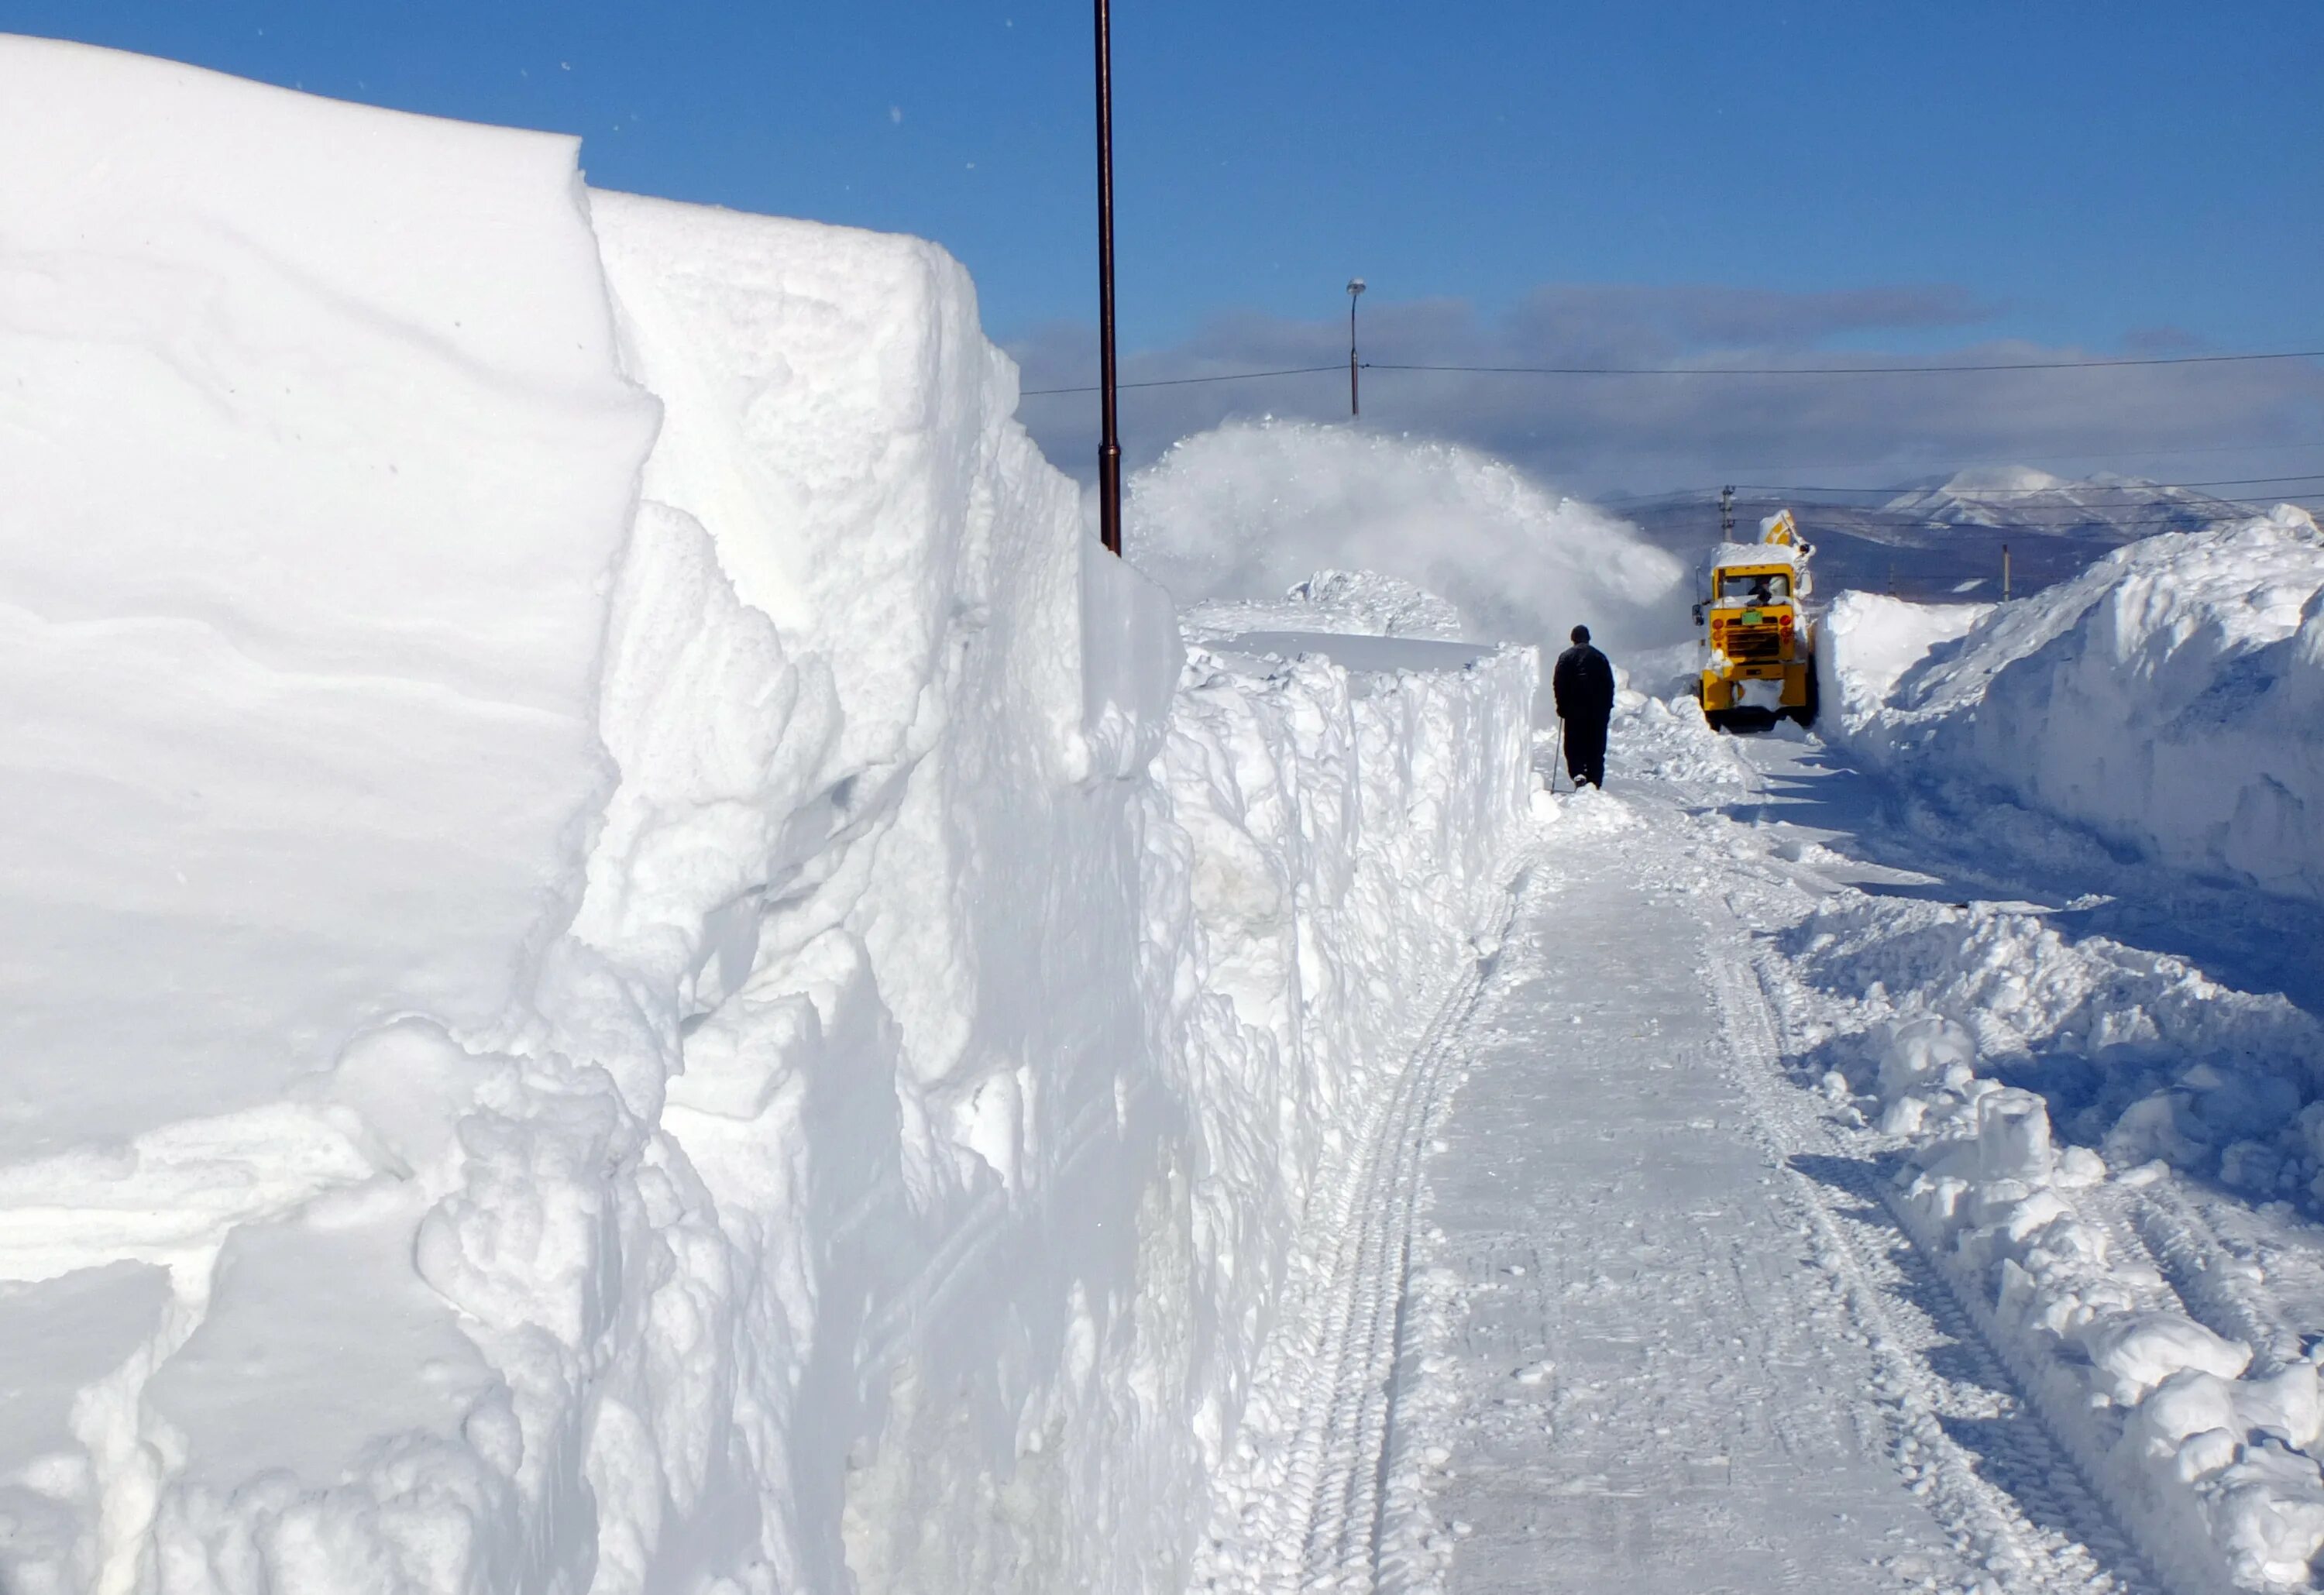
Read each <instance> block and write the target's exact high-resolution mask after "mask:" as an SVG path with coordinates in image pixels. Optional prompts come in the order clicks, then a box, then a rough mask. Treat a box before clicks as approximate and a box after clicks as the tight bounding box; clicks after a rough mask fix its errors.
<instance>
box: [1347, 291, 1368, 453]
mask: <svg viewBox="0 0 2324 1595" xmlns="http://www.w3.org/2000/svg"><path fill="white" fill-rule="evenodd" d="M1363 291H1364V280H1363V279H1362V278H1361V277H1351V278H1349V279H1348V418H1349V419H1351V420H1352V419H1355V418H1356V417H1357V416H1360V415H1361V414H1363V412H1364V411H1363V407H1362V406H1361V405H1360V404H1358V403H1357V402H1356V300H1357V299H1358V298H1359V297H1360V296H1361V294H1362V293H1363Z"/></svg>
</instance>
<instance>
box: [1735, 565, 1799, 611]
mask: <svg viewBox="0 0 2324 1595" xmlns="http://www.w3.org/2000/svg"><path fill="white" fill-rule="evenodd" d="M1791 596H1792V578H1791V577H1790V576H1784V575H1781V574H1775V575H1770V574H1767V573H1765V572H1762V573H1760V574H1758V575H1757V576H1738V575H1734V574H1731V573H1729V572H1727V571H1721V572H1720V573H1719V597H1720V602H1722V603H1742V604H1784V603H1787V602H1789V601H1790V599H1791Z"/></svg>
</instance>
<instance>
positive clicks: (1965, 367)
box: [1320, 349, 2324, 376]
mask: <svg viewBox="0 0 2324 1595" xmlns="http://www.w3.org/2000/svg"><path fill="white" fill-rule="evenodd" d="M2252 360H2324V349H2280V350H2271V351H2266V352H2264V353H2258V354H2249V355H2144V356H2138V357H2134V358H2127V359H2122V360H2001V361H1990V362H1984V363H1971V364H1958V365H1404V364H1388V362H1385V361H1381V362H1373V361H1369V360H1366V361H1363V362H1361V367H1362V369H1363V370H1365V371H1450V372H1479V373H1505V374H1508V375H1516V376H1944V375H1950V374H1951V373H1957V372H1992V371H2107V370H2112V369H2115V368H2116V367H2119V366H2126V365H2227V364H2236V363H2239V362H2244V361H2252ZM1320 369H1323V370H1327V371H1337V370H1339V369H1341V368H1340V367H1338V366H1324V367H1322V368H1320Z"/></svg>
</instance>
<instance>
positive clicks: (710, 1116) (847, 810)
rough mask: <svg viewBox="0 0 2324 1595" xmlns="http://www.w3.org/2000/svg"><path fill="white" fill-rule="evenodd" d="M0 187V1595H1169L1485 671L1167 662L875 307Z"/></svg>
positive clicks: (472, 208) (1007, 419)
mask: <svg viewBox="0 0 2324 1595" xmlns="http://www.w3.org/2000/svg"><path fill="white" fill-rule="evenodd" d="M5 126H14V127H16V129H17V131H18V132H19V134H20V136H19V137H17V138H15V139H13V140H11V141H10V143H11V147H12V148H14V149H16V150H18V151H21V152H32V153H31V154H28V155H27V158H26V159H23V160H21V161H14V162H12V163H11V167H10V170H9V171H7V173H5V176H0V200H5V207H6V210H7V214H8V215H9V217H10V218H11V220H10V223H9V229H8V231H7V234H6V235H5V242H0V341H5V344H6V348H5V354H6V355H7V356H8V360H9V369H10V370H11V371H12V372H13V373H18V374H19V376H20V379H21V380H20V381H19V382H18V383H17V384H16V386H15V387H14V389H13V390H12V392H11V393H10V395H9V396H8V398H7V399H6V400H5V401H0V402H5V403H6V404H7V405H8V406H9V408H8V410H6V412H5V413H6V414H7V416H8V417H9V419H10V421H11V424H9V425H5V426H0V467H5V472H6V474H7V475H8V477H9V480H10V481H11V482H12V484H17V486H18V491H17V492H16V493H14V495H13V496H12V499H11V503H10V507H9V510H8V511H7V512H6V514H5V517H0V603H5V604H6V605H7V606H8V609H9V613H10V616H11V623H10V624H9V626H8V627H7V628H5V632H6V640H5V643H0V646H5V647H7V648H8V649H9V650H11V652H12V655H13V656H14V657H13V660H12V668H10V669H9V670H7V671H6V672H5V673H0V680H5V685H0V693H6V694H7V695H9V696H10V699H11V702H10V713H11V724H12V725H14V726H15V727H17V728H19V729H18V732H17V734H15V735H14V736H12V737H11V738H10V739H8V741H7V742H6V743H5V745H0V761H5V780H0V792H4V793H5V801H6V802H7V803H8V804H9V806H10V815H9V818H10V820H11V824H10V825H8V826H6V827H5V834H0V847H5V848H7V849H9V850H10V852H9V856H8V859H7V863H8V866H9V867H8V869H7V871H5V877H0V878H5V880H6V881H7V883H8V885H7V888H6V895H5V898H0V943H5V954H6V955H5V958H0V982H5V992H4V993H0V995H5V1010H6V1011H7V1012H8V1014H9V1016H10V1020H9V1023H10V1030H9V1035H10V1039H11V1049H10V1056H11V1062H10V1070H9V1074H8V1078H7V1081H6V1084H5V1091H6V1093H7V1095H6V1097H5V1102H0V1110H4V1111H0V1156H5V1158H6V1159H7V1161H6V1162H5V1165H0V1217H4V1218H5V1223H0V1231H5V1236H6V1240H5V1242H0V1363H4V1364H5V1368H6V1369H7V1372H8V1375H9V1378H8V1379H7V1380H6V1381H5V1387H4V1388H5V1391H6V1392H7V1393H6V1395H5V1397H0V1401H5V1403H6V1404H7V1406H6V1407H5V1414H6V1420H7V1421H6V1422H5V1423H0V1582H5V1583H6V1584H7V1585H8V1587H9V1588H11V1589H12V1590H13V1589H22V1590H27V1591H47V1590H85V1589H97V1590H143V1589H155V1588H166V1589H168V1590H172V1591H177V1590H189V1591H190V1590H277V1591H281V1590H300V1591H308V1590H357V1589H360V1590H430V1591H438V1590H476V1591H486V1590H490V1591H502V1590H518V1589H528V1590H581V1589H592V1590H601V1591H619V1590H710V1589H715V1590H774V1589H784V1590H793V1589H808V1590H843V1589H846V1588H849V1587H850V1582H851V1580H852V1581H853V1587H854V1588H858V1589H862V1590H882V1589H903V1588H922V1589H927V1588H956V1589H972V1588H1011V1589H1056V1590H1066V1589H1073V1590H1080V1589H1093V1588H1104V1589H1155V1590H1160V1589H1174V1588H1176V1587H1177V1583H1178V1581H1179V1573H1180V1570H1181V1567H1182V1563H1183V1559H1184V1557H1185V1554H1187V1552H1188V1551H1189V1549H1190V1548H1191V1545H1190V1542H1191V1538H1192V1535H1193V1534H1194V1528H1195V1526H1196V1525H1197V1523H1198V1522H1199V1521H1200V1518H1201V1515H1202V1511H1203V1506H1204V1504H1205V1495H1204V1487H1205V1480H1206V1477H1207V1475H1208V1473H1209V1472H1210V1471H1213V1469H1214V1468H1215V1466H1216V1464H1217V1462H1218V1460H1219V1458H1220V1457H1221V1456H1222V1454H1223V1452H1224V1450H1225V1448H1226V1447H1227V1445H1228V1444H1229V1443H1230V1440H1231V1435H1232V1433H1233V1431H1234V1428H1235V1425H1236V1423H1237V1420H1238V1416H1239V1414H1240V1410H1241V1406H1242V1403H1243V1401H1244V1398H1245V1396H1246V1393H1247V1390H1248V1382H1249V1378H1250V1367H1251V1363H1252V1360H1253V1358H1254V1356H1255V1354H1256V1350H1257V1341H1258V1337H1259V1334H1260V1333H1261V1332H1262V1331H1263V1330H1264V1328H1265V1327H1266V1325H1267V1323H1268V1315H1269V1311H1270V1307H1271V1305H1272V1304H1273V1303H1274V1301H1275V1299H1276V1296H1277V1292H1278V1289H1279V1286H1280V1285H1281V1281H1282V1276H1283V1272H1284V1269H1285V1268H1286V1255H1287V1250H1288V1245H1289V1238H1290V1233H1291V1230H1292V1227H1293V1226H1294V1224H1295V1223H1296V1221H1297V1219H1298V1217H1299V1216H1300V1214H1301V1213H1302V1212H1304V1211H1305V1209H1306V1207H1307V1205H1308V1204H1309V1203H1311V1202H1312V1201H1314V1200H1315V1199H1316V1198H1317V1196H1318V1194H1319V1193H1320V1192H1323V1191H1326V1190H1327V1189H1328V1188H1329V1187H1330V1185H1331V1183H1332V1181H1333V1180H1334V1179H1335V1178H1336V1177H1338V1175H1339V1172H1340V1166H1341V1163H1342V1161H1344V1160H1343V1159H1342V1158H1341V1157H1339V1154H1340V1153H1341V1152H1342V1150H1343V1148H1344V1147H1345V1145H1346V1144H1347V1139H1348V1137H1349V1136H1350V1134H1351V1127H1353V1126H1355V1125H1358V1124H1360V1122H1361V1121H1362V1120H1363V1118H1364V1116H1365V1114H1366V1113H1367V1112H1369V1110H1370V1107H1371V1105H1372V1104H1373V1103H1374V1102H1376V1101H1377V1100H1378V1097H1379V1093H1380V1091H1381V1089H1382V1087H1383V1083H1384V1082H1386V1081H1387V1080H1388V1078H1389V1077H1390V1076H1391V1075H1392V1074H1393V1073H1394V1071H1395V1069H1396V1068H1397V1065H1399V1064H1400V1063H1401V1061H1402V1059H1403V1056H1404V1051H1405V1048H1406V1046H1408V1045H1409V1043H1410V1041H1411V1040H1412V1038H1413V1037H1411V1036H1410V1035H1409V1034H1407V1033H1406V1032H1407V1029H1408V1028H1410V1027H1412V1026H1414V1025H1416V1024H1417V1023H1420V1022H1424V1021H1425V1017H1426V1010H1425V1004H1415V1003H1414V1002H1413V1001H1412V1000H1411V993H1412V991H1414V990H1415V989H1416V988H1425V987H1426V986H1427V985H1429V983H1430V982H1442V981H1446V980H1449V978H1450V976H1451V974H1452V972H1453V971H1454V970H1455V969H1456V968H1457V967H1458V966H1459V965H1460V964H1461V963H1462V961H1464V960H1466V959H1468V958H1470V957H1471V956H1473V950H1472V949H1471V946H1470V945H1469V942H1468V936H1469V935H1470V933H1471V931H1472V930H1473V929H1474V928H1476V927H1480V926H1481V925H1483V924H1484V923H1485V922H1486V921H1487V920H1488V919H1489V917H1490V914H1491V908H1492V905H1493V902H1494V899H1496V897H1497V894H1498V891H1499V882H1498V873H1499V869H1500V867H1501V864H1502V861H1503V859H1504V857H1505V855H1506V854H1507V853H1508V849H1509V847H1510V846H1511V844H1512V841H1513V839H1514V837H1515V836H1516V834H1517V830H1518V828H1519V826H1520V825H1521V824H1522V823H1523V818H1524V816H1525V814H1526V798H1527V793H1526V755H1527V751H1528V747H1527V730H1526V725H1527V719H1528V715H1529V707H1530V703H1531V699H1532V696H1533V690H1534V684H1535V665H1534V660H1533V656H1532V655H1531V653H1530V652H1529V651H1525V650H1505V651H1494V650H1484V651H1481V652H1475V651H1472V653H1471V655H1470V656H1469V657H1466V658H1464V659H1462V660H1461V661H1460V662H1458V663H1455V664H1452V665H1448V666H1446V667H1444V668H1428V669H1406V670H1402V671H1399V672H1388V673H1379V674H1368V673H1365V672H1364V671H1362V670H1360V669H1354V668H1348V667H1345V666H1342V665H1340V664H1335V663H1333V662H1331V661H1330V660H1329V659H1325V658H1323V657H1321V656H1316V657H1313V658H1306V659H1295V660H1293V661H1291V662H1289V663H1285V662H1284V661H1282V660H1281V659H1272V660H1269V659H1240V658H1236V657H1231V656H1229V655H1226V654H1222V653H1218V652H1213V651H1209V650H1195V651H1194V653H1193V654H1192V655H1191V657H1190V656H1189V655H1188V654H1187V652H1186V650H1185V649H1184V648H1183V646H1182V645H1181V643H1180V642H1179V641H1178V633H1177V628H1176V623H1175V620H1174V617H1173V616H1172V614H1171V613H1170V610H1169V607H1168V604H1167V600H1166V599H1165V598H1164V597H1163V596H1162V595H1161V594H1160V593H1159V592H1158V590H1157V589H1156V588H1154V587H1152V586H1150V585H1148V584H1147V583H1145V582H1144V581H1143V580H1141V579H1140V578H1139V576H1137V575H1136V574H1135V573H1134V572H1133V571H1131V570H1130V569H1129V568H1128V567H1124V566H1122V565H1120V563H1119V562H1116V561H1113V560H1111V559H1110V558H1104V557H1102V555H1101V554H1099V553H1097V552H1095V551H1094V550H1093V545H1092V544H1091V542H1090V541H1089V540H1088V539H1086V538H1085V537H1084V535H1083V533H1082V531H1081V530H1080V527H1079V515H1078V502H1077V498H1076V494H1075V492H1074V488H1073V487H1072V486H1071V484H1069V483H1067V482H1066V481H1065V479H1064V478H1062V477H1060V476H1058V475H1056V473H1054V472H1053V471H1051V470H1049V469H1048V467H1047V466H1046V465H1045V464H1044V463H1043V462H1042V461H1041V460H1040V458H1039V457H1038V456H1037V453H1036V451H1035V450H1034V448H1033V447H1032V445H1031V444H1030V442H1029V440H1028V438H1026V436H1025V434H1024V433H1023V432H1022V431H1021V429H1019V428H1018V427H1017V425H1016V424H1015V422H1014V420H1013V419H1011V411H1012V410H1013V407H1014V401H1015V376H1014V373H1013V370H1012V369H1011V368H1010V365H1009V364H1008V363H1007V362H1006V361H1005V360H1004V359H1003V358H1002V357H1001V356H1000V355H998V354H997V353H996V352H995V351H993V350H992V348H991V346H989V345H988V344H987V343H986V342H985V340H984V339H983V337H982V333H981V332H980V330H979V329H978V327H977V322H976V315H975V306H974V299H973V290H972V289H971V286H970V284H969V282H968V280H967V278H966V276H965V274H964V272H962V271H961V270H960V268H959V267H958V266H957V265H956V264H955V263H953V262H951V261H950V260H949V259H948V258H947V257H945V256H944V255H943V254H942V253H941V252H939V251H937V250H936V249H934V248H933V247H931V246H929V245H927V244H920V243H918V242H917V241H913V240H908V239H899V238H888V237H879V236H873V235H865V234H859V233H852V232H847V231H844V230H841V229H834V228H825V227H816V226H808V225H806V224H800V223H788V222H778V221H770V220H765V219H761V218H751V217H737V216H733V215H730V214H726V213H721V212H713V211H705V210H700V209H696V208H692V207H682V206H674V205H665V204H660V203H658V202H654V201H649V200H641V199H634V198H627V197H623V196H616V195H607V194H586V193H584V191H583V190H582V189H580V188H579V186H578V183H577V180H576V173H575V169H574V153H575V152H574V147H573V145H572V143H570V142H569V141H565V140H557V139H547V138H540V137H536V136H534V135H529V134H502V133H496V132H490V131H485V130H479V129H472V128H460V127H454V126H451V125H448V124H438V123H432V122H427V121H422V120H419V119H414V118H407V117H400V116H392V115H383V114H380V113H374V112H364V111H357V110H354V109H351V108H346V107H336V106H325V105H323V104H321V103H319V102H316V101H312V100H309V99H306V98H304V97H299V96H292V95H285V94H281V93H279V92H277V91H273V90H267V89H260V88H253V87H251V86H247V85H242V84H236V83H233V82H231V81H229V80H226V79H222V78H216V77H213V76H210V75H208V74H204V73H199V72H194V71H190V70H188V69H180V68H175V67H169V66H164V65H161V64H160V63H153V62H145V61H140V60H134V59H132V58H124V57H120V56H116V55H112V54H109V53H106V52H101V51H88V50H81V49H78V48H74V47H69V46H58V45H47V44H39V43H34V42H32V41H14V40H10V41H0V127H5ZM36 128H37V129H38V131H39V134H40V136H38V137H34V136H32V134H33V132H34V130H35V129H36ZM92 172H96V173H97V174H99V175H98V176H97V177H95V178H92V177H91V175H90V174H91V173H92ZM657 418H659V427H657V425H656V421H657Z"/></svg>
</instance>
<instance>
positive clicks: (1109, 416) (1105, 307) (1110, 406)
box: [1097, 0, 1121, 555]
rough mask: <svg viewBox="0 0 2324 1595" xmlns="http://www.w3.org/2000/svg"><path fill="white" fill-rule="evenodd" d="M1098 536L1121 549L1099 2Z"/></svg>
mask: <svg viewBox="0 0 2324 1595" xmlns="http://www.w3.org/2000/svg"><path fill="white" fill-rule="evenodd" d="M1097 337H1098V350H1097V367H1098V378H1097V380H1098V394H1099V397H1098V410H1099V415H1100V418H1101V419H1100V425H1101V429H1102V435H1101V436H1100V438H1098V445H1097V535H1098V539H1099V540H1100V541H1102V542H1103V543H1104V544H1105V547H1106V551H1107V552H1108V553H1110V554H1117V555H1118V554H1120V552H1121V433H1120V427H1119V426H1118V424H1117V418H1116V416H1115V413H1114V383H1113V20H1112V18H1111V16H1110V15H1108V14H1107V11H1106V0H1097Z"/></svg>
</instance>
